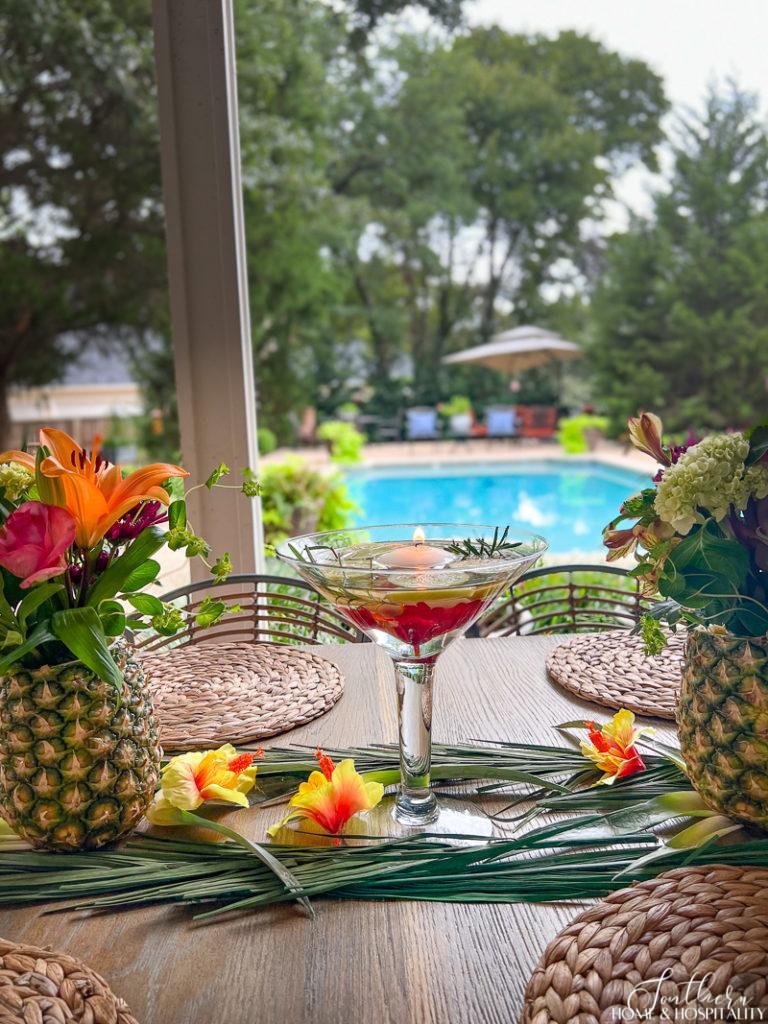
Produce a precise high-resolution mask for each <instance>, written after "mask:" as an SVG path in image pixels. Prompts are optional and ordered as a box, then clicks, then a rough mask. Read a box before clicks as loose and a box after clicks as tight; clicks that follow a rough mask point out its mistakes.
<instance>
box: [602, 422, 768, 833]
mask: <svg viewBox="0 0 768 1024" xmlns="http://www.w3.org/2000/svg"><path fill="white" fill-rule="evenodd" d="M629 431H630V436H631V438H632V442H633V444H634V445H635V447H636V448H638V449H639V450H640V451H642V452H646V453H647V454H648V455H651V456H652V457H653V458H654V459H656V461H657V462H658V463H659V464H660V468H659V470H658V472H657V474H656V476H655V477H654V480H653V484H654V485H653V486H652V487H648V488H646V489H644V490H643V491H642V492H641V493H640V494H638V495H636V496H635V497H632V498H630V499H629V500H628V501H626V502H625V503H624V505H623V506H622V509H621V515H620V516H619V517H618V518H617V519H615V520H614V521H613V522H612V523H610V524H609V526H608V527H607V528H606V531H605V534H604V541H605V544H606V545H607V546H608V548H609V549H610V555H609V556H608V557H609V559H615V558H619V557H622V556H625V555H628V554H629V553H630V552H635V554H636V557H637V560H638V564H637V566H636V567H635V569H634V570H633V574H634V575H635V576H637V577H639V578H640V579H641V580H642V583H643V587H644V589H645V591H646V592H647V593H648V594H659V595H661V598H662V600H661V601H660V602H659V603H658V604H657V605H656V606H655V608H654V609H653V612H652V617H650V618H647V619H646V620H644V622H643V632H644V636H645V638H646V645H647V646H648V648H649V650H656V651H658V650H660V649H661V648H662V647H663V645H664V642H665V637H664V633H663V631H662V630H661V628H660V626H659V621H666V622H667V623H669V624H670V625H672V626H676V625H677V624H678V623H684V624H686V625H687V626H688V639H687V645H686V653H685V664H684V669H683V677H682V684H681V692H680V698H679V703H678V713H677V721H678V729H679V733H680V744H681V748H682V753H683V757H684V758H685V763H686V766H687V769H688V773H689V775H690V778H691V781H692V782H693V784H694V786H695V787H696V789H697V790H698V791H699V793H700V794H701V796H702V797H703V798H704V800H705V801H706V803H707V804H708V805H709V806H710V807H712V808H714V809H715V810H718V811H720V812H722V813H723V814H726V815H728V816H729V817H732V818H735V819H737V820H739V821H745V822H750V823H753V824H757V825H760V826H762V827H763V828H768V425H761V426H759V427H756V428H755V429H753V430H751V431H748V432H746V433H729V434H714V435H712V436H710V437H706V438H704V440H701V441H698V442H695V443H693V444H690V443H689V444H688V445H684V446H681V447H677V446H674V445H667V444H664V443H663V441H662V426H661V421H660V420H659V418H658V417H657V416H653V415H651V414H649V413H643V414H642V415H641V416H639V417H638V418H635V419H631V420H630V421H629ZM628 520H634V523H633V525H631V526H628V525H626V521H628Z"/></svg>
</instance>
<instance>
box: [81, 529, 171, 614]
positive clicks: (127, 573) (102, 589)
mask: <svg viewBox="0 0 768 1024" xmlns="http://www.w3.org/2000/svg"><path fill="white" fill-rule="evenodd" d="M164 543H165V534H164V533H163V531H162V530H159V529H158V528H157V527H156V526H149V527H147V529H146V530H144V531H143V532H142V533H141V534H140V536H138V537H137V538H136V540H134V541H133V542H132V543H131V544H129V545H128V547H127V548H126V549H125V551H124V552H123V554H122V555H120V557H119V558H116V559H115V560H114V562H112V564H111V565H110V566H109V568H108V569H107V570H106V572H104V574H103V575H102V576H101V577H99V579H98V581H97V582H96V584H95V586H93V587H92V588H91V590H90V592H89V594H88V600H87V601H86V604H87V605H89V606H92V607H96V606H98V605H99V604H101V602H102V601H103V600H104V599H105V598H108V597H114V596H115V594H119V593H121V592H122V590H123V587H124V585H125V583H126V581H127V580H129V579H130V578H131V576H132V574H133V573H134V572H136V570H137V569H138V568H139V566H141V565H143V564H144V563H145V562H146V561H147V559H149V558H151V557H152V555H154V553H155V552H156V551H157V550H159V548H161V547H162V546H163V544H164Z"/></svg>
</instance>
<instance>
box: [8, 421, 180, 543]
mask: <svg viewBox="0 0 768 1024" xmlns="http://www.w3.org/2000/svg"><path fill="white" fill-rule="evenodd" d="M100 443H101V442H100V439H99V438H95V439H94V443H93V449H92V450H91V452H90V453H89V452H87V451H86V450H85V448H81V447H80V445H78V444H77V443H76V442H75V441H74V440H73V439H72V438H71V437H70V436H69V434H65V433H64V431H63V430H56V429H54V428H53V427H46V428H45V429H43V430H41V431H40V444H41V445H42V446H44V447H45V448H46V449H47V450H48V452H49V453H50V454H49V455H48V456H47V457H46V458H45V459H43V460H42V462H41V464H40V472H41V473H42V475H43V477H45V478H46V479H48V480H51V481H53V482H54V483H57V484H60V488H56V491H55V493H56V494H57V498H56V500H55V504H57V505H61V506H62V507H64V508H66V509H67V510H68V511H69V512H70V514H71V515H72V517H73V518H74V520H75V524H76V527H77V531H76V533H75V541H76V543H77V544H78V546H79V547H81V548H92V547H95V546H96V545H97V544H98V543H99V542H100V541H101V539H102V538H103V536H104V534H105V533H106V532H107V530H108V529H109V528H110V526H112V525H113V524H114V523H116V522H117V520H118V519H120V518H121V517H122V516H124V515H125V513H126V512H129V511H130V510H131V509H132V508H135V507H136V506H137V505H138V504H140V503H141V502H142V501H161V502H162V503H163V504H164V505H168V504H169V503H170V497H169V495H168V492H167V491H166V490H165V489H164V488H163V487H161V486H160V484H162V482H163V481H164V480H167V479H168V478H169V477H174V476H178V477H184V476H188V475H189V474H188V473H187V471H186V470H184V469H181V467H180V466H172V465H170V464H169V463H164V462H153V463H152V464H151V465H149V466H144V468H143V469H137V470H136V471H135V472H134V473H130V474H129V475H128V476H127V477H125V479H123V473H122V470H121V469H120V467H119V466H116V465H113V464H112V463H110V462H107V460H106V459H103V458H102V457H101V455H100V454H99V448H100ZM2 462H16V463H18V464H19V465H21V466H25V467H27V468H28V469H31V470H33V471H34V469H35V457H34V456H33V455H31V454H30V453H29V452H20V451H7V452H2V454H0V463H2ZM41 497H42V495H41Z"/></svg>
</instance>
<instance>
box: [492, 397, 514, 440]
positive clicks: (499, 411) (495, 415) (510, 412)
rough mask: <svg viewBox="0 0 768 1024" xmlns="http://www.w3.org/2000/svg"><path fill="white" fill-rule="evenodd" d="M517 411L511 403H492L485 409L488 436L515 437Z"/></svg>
mask: <svg viewBox="0 0 768 1024" xmlns="http://www.w3.org/2000/svg"><path fill="white" fill-rule="evenodd" d="M517 432H518V426H517V413H516V412H515V409H514V408H513V406H511V405H490V406H489V407H488V408H487V409H486V410H485V433H486V437H515V435H516V434H517Z"/></svg>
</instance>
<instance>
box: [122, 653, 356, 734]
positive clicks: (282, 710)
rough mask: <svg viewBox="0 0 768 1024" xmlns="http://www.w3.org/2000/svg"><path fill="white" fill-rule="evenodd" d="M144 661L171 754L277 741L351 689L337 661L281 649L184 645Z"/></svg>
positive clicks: (147, 657) (161, 732) (143, 655)
mask: <svg viewBox="0 0 768 1024" xmlns="http://www.w3.org/2000/svg"><path fill="white" fill-rule="evenodd" d="M141 660H142V663H143V665H144V668H145V671H146V673H147V678H148V679H149V682H150V686H151V688H152V700H153V703H154V706H155V714H156V716H157V721H158V724H159V727H160V742H161V744H162V746H163V749H164V750H192V749H194V748H205V747H215V746H219V745H220V744H222V743H233V744H234V745H235V746H237V745H238V744H239V743H249V742H251V741H252V740H259V739H262V738H263V737H265V736H274V735H275V734H276V733H279V732H285V731H286V730H287V729H293V728H295V727H296V726H297V725H303V724H304V723H305V722H309V721H311V720H312V719H313V718H317V717H318V716H319V715H322V714H323V713H324V712H326V711H327V710H328V709H329V708H330V707H332V706H333V705H334V704H335V703H336V701H337V700H338V699H339V697H340V696H341V694H342V691H343V689H344V680H343V679H342V675H341V672H339V670H338V668H337V667H336V666H335V665H333V664H331V662H330V661H326V660H325V659H324V658H320V657H318V656H317V655H316V654H311V653H310V652H309V651H300V650H297V649H296V648H294V647H284V646H281V645H279V644H253V643H237V642H229V643H220V644H213V643H211V644H205V643H203V644H195V645H194V646H190V645H185V646H183V647H176V648H173V649H172V650H169V651H166V652H164V653H161V652H157V653H153V654H142V656H141Z"/></svg>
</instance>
